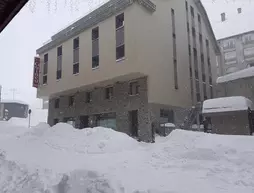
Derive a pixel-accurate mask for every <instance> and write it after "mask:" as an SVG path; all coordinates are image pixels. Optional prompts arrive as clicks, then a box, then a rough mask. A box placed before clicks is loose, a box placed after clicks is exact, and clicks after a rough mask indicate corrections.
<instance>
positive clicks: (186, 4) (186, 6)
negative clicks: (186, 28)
mask: <svg viewBox="0 0 254 193" xmlns="http://www.w3.org/2000/svg"><path fill="white" fill-rule="evenodd" d="M185 8H186V11H188V2H187V1H185Z"/></svg>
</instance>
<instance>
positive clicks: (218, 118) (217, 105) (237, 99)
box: [202, 96, 254, 135]
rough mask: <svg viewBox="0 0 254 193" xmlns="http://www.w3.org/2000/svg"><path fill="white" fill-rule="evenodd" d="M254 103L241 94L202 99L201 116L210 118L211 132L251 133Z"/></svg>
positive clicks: (253, 126)
mask: <svg viewBox="0 0 254 193" xmlns="http://www.w3.org/2000/svg"><path fill="white" fill-rule="evenodd" d="M253 110H254V105H253V103H252V101H251V100H249V99H247V98H245V97H243V96H234V97H222V98H215V99H209V100H206V101H204V104H203V109H202V113H203V116H204V117H205V118H207V119H210V120H211V124H212V133H216V134H225V135H251V134H252V133H253V132H254V119H253V118H254V113H253Z"/></svg>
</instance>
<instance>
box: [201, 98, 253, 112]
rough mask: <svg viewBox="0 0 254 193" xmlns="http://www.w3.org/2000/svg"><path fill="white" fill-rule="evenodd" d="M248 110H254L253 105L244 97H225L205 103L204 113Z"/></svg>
mask: <svg viewBox="0 0 254 193" xmlns="http://www.w3.org/2000/svg"><path fill="white" fill-rule="evenodd" d="M248 108H250V109H254V106H253V103H252V101H251V100H249V99H247V98H245V97H243V96H233V97H223V98H215V99H209V100H206V101H204V104H203V110H202V113H203V114H208V113H219V112H231V111H244V110H248Z"/></svg>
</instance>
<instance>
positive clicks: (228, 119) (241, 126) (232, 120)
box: [211, 111, 251, 135]
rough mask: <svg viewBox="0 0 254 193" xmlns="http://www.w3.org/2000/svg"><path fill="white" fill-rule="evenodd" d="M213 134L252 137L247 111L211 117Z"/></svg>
mask: <svg viewBox="0 0 254 193" xmlns="http://www.w3.org/2000/svg"><path fill="white" fill-rule="evenodd" d="M211 118H212V125H213V130H212V132H213V133H216V134H225V135H250V132H251V131H250V125H249V119H248V113H247V111H241V112H232V113H225V114H223V115H222V114H218V115H213V116H211Z"/></svg>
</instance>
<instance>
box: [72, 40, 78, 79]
mask: <svg viewBox="0 0 254 193" xmlns="http://www.w3.org/2000/svg"><path fill="white" fill-rule="evenodd" d="M78 73H79V37H77V38H75V39H74V40H73V74H78Z"/></svg>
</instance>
